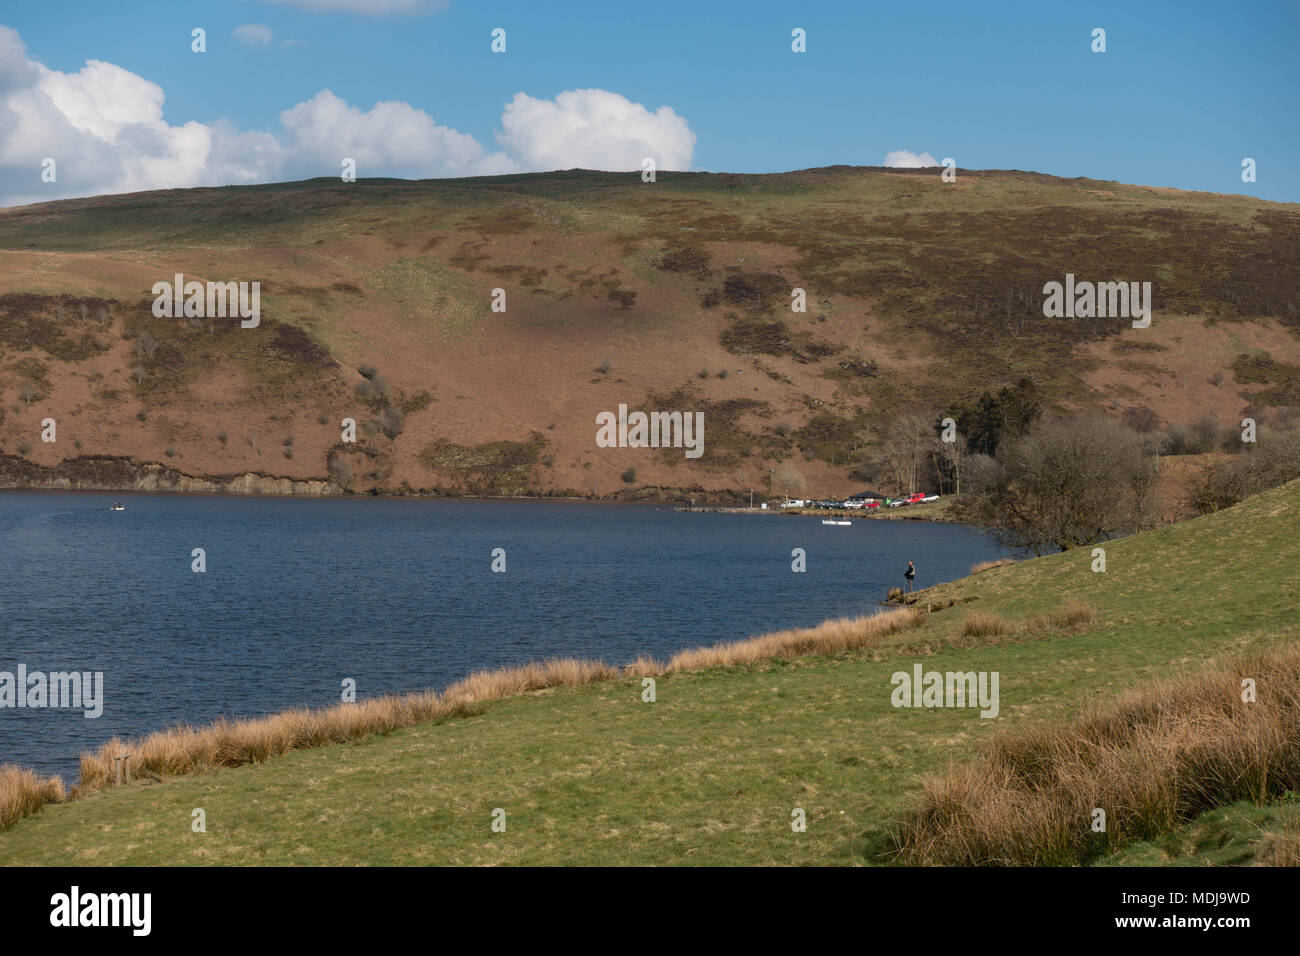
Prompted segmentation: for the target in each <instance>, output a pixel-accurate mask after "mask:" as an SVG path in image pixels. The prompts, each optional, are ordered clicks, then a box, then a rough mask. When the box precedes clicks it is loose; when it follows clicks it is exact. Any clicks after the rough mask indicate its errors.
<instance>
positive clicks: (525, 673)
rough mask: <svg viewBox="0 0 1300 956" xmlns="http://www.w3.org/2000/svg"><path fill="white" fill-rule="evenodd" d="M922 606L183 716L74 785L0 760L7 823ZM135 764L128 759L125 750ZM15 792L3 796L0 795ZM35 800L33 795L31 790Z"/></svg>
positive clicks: (719, 658)
mask: <svg viewBox="0 0 1300 956" xmlns="http://www.w3.org/2000/svg"><path fill="white" fill-rule="evenodd" d="M930 613H931V612H929V611H927V610H922V609H921V608H919V607H896V608H894V609H893V610H886V611H876V612H874V613H872V614H866V615H858V616H855V617H840V618H831V619H828V620H825V621H822V622H821V623H820V624H815V625H812V626H810V627H795V628H786V629H783V630H778V631H771V632H767V633H763V634H759V635H755V636H752V637H743V638H739V639H736V640H721V641H718V642H715V643H713V644H709V645H700V646H696V647H692V648H685V649H682V650H679V651H676V652H675V653H673V654H672V655H671V656H670V657H669V658H668V659H667V660H664V661H660V660H658V659H656V658H655V657H653V656H652V655H650V654H645V653H642V654H640V655H639V656H638V657H637V658H636V659H635V660H633V661H631V662H630V663H627V664H622V665H611V664H608V663H606V662H605V661H603V660H599V659H589V658H548V659H546V660H544V661H536V660H534V661H529V662H526V663H523V664H517V665H507V666H504V667H498V668H491V669H479V670H473V671H470V672H469V673H468V674H467V675H466V676H465V677H463V678H461V679H460V680H457V681H454V682H453V683H451V684H449V685H447V686H446V687H444V688H442V689H441V690H435V689H432V688H425V689H423V690H410V691H403V692H394V693H386V694H380V695H377V696H374V697H368V698H365V699H363V700H359V701H356V702H352V703H336V704H331V705H329V706H326V707H319V708H312V707H297V708H290V709H283V710H279V711H274V712H272V713H269V714H265V715H263V716H259V717H246V718H234V719H229V718H214V719H207V720H201V721H198V722H196V723H197V726H196V725H195V724H188V723H180V724H173V725H171V726H165V727H163V728H161V729H159V730H155V731H150V732H147V733H143V734H140V735H138V736H132V737H127V738H122V737H118V736H114V737H112V738H110V739H109V740H106V741H104V742H103V743H102V744H100V745H99V747H98V748H95V749H91V750H83V751H82V752H81V754H80V772H79V777H80V779H79V781H78V782H77V783H75V784H73V785H71V786H68V785H66V784H65V783H64V782H63V779H62V777H61V776H60V775H58V774H46V773H44V772H42V771H39V770H36V769H34V768H30V767H21V766H19V765H17V764H13V763H4V764H0V784H2V785H5V786H6V787H11V788H15V789H16V790H17V792H18V796H19V798H20V799H19V800H18V801H17V802H18V804H19V805H21V806H23V807H24V809H22V810H19V811H18V812H17V815H16V816H15V817H14V818H13V819H12V820H9V821H5V820H0V829H4V828H6V827H7V826H9V825H12V823H15V822H17V820H18V819H21V818H22V817H26V816H31V815H33V814H34V813H38V812H39V811H40V809H41V807H42V806H44V805H46V804H58V803H66V802H70V801H75V800H80V799H82V798H84V797H85V796H87V795H89V794H93V793H97V792H102V791H103V790H106V789H109V788H111V787H117V786H124V785H129V784H130V783H131V782H132V779H133V777H132V775H133V774H134V779H145V778H147V779H151V780H153V781H154V782H158V783H161V782H163V781H165V780H167V779H168V778H172V777H181V776H189V775H192V774H199V773H209V772H213V771H217V770H222V769H233V768H235V767H239V766H244V765H247V764H257V763H263V762H265V761H266V760H269V759H271V758H274V757H278V756H284V755H285V754H287V753H290V752H292V751H294V750H306V749H314V748H316V747H322V746H329V745H331V744H338V743H346V742H348V741H351V740H356V739H359V738H362V737H366V736H370V735H372V734H376V733H378V734H387V733H391V732H393V731H395V730H399V729H401V728H403V727H410V726H414V725H416V724H420V723H425V722H428V721H430V720H447V719H455V718H458V717H467V716H477V715H479V714H481V713H482V712H483V709H484V708H485V707H486V705H487V704H488V703H490V702H492V701H497V700H502V699H505V698H509V697H515V696H519V695H521V694H526V693H533V692H537V691H542V690H548V689H551V688H556V687H579V686H584V685H588V684H594V683H603V682H608V681H617V680H624V679H633V678H638V677H640V678H647V677H662V676H665V675H668V674H673V673H684V672H690V671H697V670H704V669H708V668H715V667H734V666H739V665H743V664H753V663H757V662H759V661H762V660H768V659H771V658H784V659H793V658H797V657H803V656H805V655H809V654H823V655H824V654H831V653H840V652H845V651H852V650H859V649H862V648H866V647H873V646H878V644H879V642H880V641H882V640H883V639H884V638H887V637H890V636H892V635H895V634H898V633H901V632H906V631H912V630H916V629H918V628H920V627H921V626H922V624H924V623H925V621H926V620H927V619H928V618H929V616H930ZM123 756H125V757H128V758H130V760H129V762H128V761H125V760H124V761H122V764H124V765H125V769H123V768H120V767H119V766H118V758H120V757H123ZM3 796H6V794H0V797H3ZM24 797H25V798H28V799H23V798H24Z"/></svg>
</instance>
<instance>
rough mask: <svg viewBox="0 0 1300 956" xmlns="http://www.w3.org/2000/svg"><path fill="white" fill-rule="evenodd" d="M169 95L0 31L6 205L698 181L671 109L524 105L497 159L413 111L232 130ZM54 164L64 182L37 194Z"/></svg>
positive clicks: (685, 136)
mask: <svg viewBox="0 0 1300 956" xmlns="http://www.w3.org/2000/svg"><path fill="white" fill-rule="evenodd" d="M164 99H165V95H164V93H163V89H162V87H160V86H158V85H157V84H156V83H152V82H150V81H149V80H146V79H144V78H143V77H141V76H138V75H136V74H135V73H132V72H131V71H129V70H125V69H123V68H121V67H119V66H115V65H113V64H112V63H105V62H103V61H101V60H89V61H87V63H86V65H85V66H84V67H82V69H80V70H78V71H77V72H75V73H62V72H60V71H58V70H51V69H48V68H47V67H45V66H44V65H42V64H40V63H38V62H36V61H34V60H31V59H29V58H28V56H27V53H26V51H25V49H24V47H23V43H22V40H21V38H20V37H19V36H18V34H17V33H16V32H15V31H14V30H11V29H10V28H8V27H4V26H0V205H17V204H22V203H30V202H44V201H47V200H51V199H63V198H67V197H71V196H89V195H100V194H104V193H122V192H133V191H136V190H144V189H165V188H177V187H185V186H218V185H231V184H234V185H240V184H250V183H262V182H276V181H281V180H285V179H302V178H307V177H312V176H337V175H338V174H339V173H340V171H341V163H342V160H343V159H344V158H345V157H349V158H352V159H355V160H356V162H357V175H358V176H360V177H371V176H400V177H420V178H424V177H440V176H484V175H496V174H500V173H511V172H532V171H547V170H552V169H570V168H573V167H575V166H578V167H585V168H588V169H610V170H626V171H628V172H633V171H639V170H640V168H641V160H642V159H644V158H645V157H647V156H649V157H653V158H654V159H655V164H656V166H657V167H658V168H659V169H689V168H690V166H691V158H692V155H693V153H694V148H695V134H694V133H693V132H692V131H691V129H690V126H689V125H688V124H687V122H686V120H685V119H684V118H682V117H681V116H679V115H677V114H676V113H675V112H674V111H673V110H672V109H671V108H669V107H667V106H661V107H659V108H658V109H657V110H654V111H653V112H652V111H651V110H649V109H647V108H646V107H644V106H642V105H641V104H639V103H633V102H631V101H630V100H627V99H625V98H624V97H622V96H619V95H618V94H617V93H611V92H607V91H605V90H571V91H569V92H566V93H561V94H559V95H558V96H557V97H556V98H555V99H554V100H539V99H535V98H533V97H531V96H528V95H527V94H526V93H518V94H517V95H516V96H515V97H514V99H513V100H511V102H510V103H508V104H506V106H505V111H504V113H503V115H502V117H501V132H499V133H498V134H497V137H496V138H497V141H498V145H499V147H500V148H499V149H497V150H491V149H489V148H488V147H486V146H485V145H484V144H482V143H481V142H479V141H478V140H477V139H475V138H474V137H473V136H470V135H469V134H467V133H462V132H460V131H458V130H456V129H453V128H451V127H449V126H442V125H439V124H438V123H436V122H435V121H434V118H433V117H432V116H431V115H429V114H428V113H426V112H425V111H424V110H421V109H417V108H416V107H414V106H411V105H410V104H409V103H403V102H397V101H387V102H382V103H377V104H375V105H374V106H373V107H371V108H370V109H368V110H366V109H361V108H360V107H357V106H353V105H351V104H349V103H347V102H346V101H344V100H343V99H341V98H340V97H338V96H336V95H335V94H334V93H333V92H331V91H330V90H321V91H320V92H319V93H317V94H316V95H315V96H313V97H312V98H311V99H309V100H306V101H305V102H302V103H299V104H297V105H296V106H293V107H291V108H289V109H286V110H284V111H283V112H281V113H280V117H279V119H280V128H279V129H277V130H275V131H274V132H257V131H249V130H240V129H238V128H237V127H235V126H234V125H233V124H232V123H230V122H228V121H225V120H222V121H218V122H215V123H199V122H196V121H189V122H186V123H182V124H180V125H172V124H170V123H168V122H167V121H166V120H165V119H164V118H163V102H164ZM46 157H51V158H53V159H54V160H55V161H56V163H57V164H58V166H57V172H58V180H57V182H54V183H44V182H42V181H41V163H42V161H43V159H45V158H46Z"/></svg>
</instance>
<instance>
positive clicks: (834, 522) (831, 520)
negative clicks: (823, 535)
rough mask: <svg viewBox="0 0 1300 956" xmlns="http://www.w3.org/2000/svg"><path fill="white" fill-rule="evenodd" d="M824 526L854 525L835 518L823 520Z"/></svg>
mask: <svg viewBox="0 0 1300 956" xmlns="http://www.w3.org/2000/svg"><path fill="white" fill-rule="evenodd" d="M822 524H853V522H852V521H836V520H835V519H834V518H822Z"/></svg>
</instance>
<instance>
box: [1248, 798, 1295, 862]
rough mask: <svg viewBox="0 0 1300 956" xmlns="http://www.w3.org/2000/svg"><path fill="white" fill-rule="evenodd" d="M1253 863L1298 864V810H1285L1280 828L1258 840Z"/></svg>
mask: <svg viewBox="0 0 1300 956" xmlns="http://www.w3.org/2000/svg"><path fill="white" fill-rule="evenodd" d="M1255 865H1256V866H1300V811H1297V810H1295V809H1291V810H1289V811H1287V812H1286V813H1285V814H1284V816H1283V817H1282V829H1281V830H1280V831H1278V832H1275V833H1269V834H1267V835H1266V836H1265V837H1264V839H1263V840H1262V841H1260V848H1259V852H1258V853H1257V854H1256V855H1255Z"/></svg>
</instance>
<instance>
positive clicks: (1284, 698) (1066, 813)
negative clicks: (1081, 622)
mask: <svg viewBox="0 0 1300 956" xmlns="http://www.w3.org/2000/svg"><path fill="white" fill-rule="evenodd" d="M1246 677H1250V678H1253V679H1254V680H1255V681H1256V685H1257V687H1258V695H1259V698H1258V701H1257V702H1253V703H1244V702H1243V701H1242V699H1241V692H1242V691H1241V684H1242V679H1243V678H1246ZM1297 789H1300V647H1292V648H1289V649H1286V650H1283V651H1275V652H1272V653H1270V654H1265V655H1261V656H1258V657H1254V658H1251V659H1249V660H1246V661H1243V662H1241V663H1239V664H1237V665H1235V666H1233V667H1231V668H1229V669H1227V670H1224V671H1220V672H1217V673H1209V674H1204V675H1201V676H1198V677H1194V678H1188V679H1184V680H1179V681H1164V682H1160V683H1156V684H1152V685H1150V686H1149V687H1145V688H1141V689H1137V690H1133V691H1130V692H1128V693H1127V694H1125V695H1123V696H1122V697H1120V698H1119V699H1118V700H1117V701H1115V702H1114V703H1112V704H1110V705H1109V706H1107V707H1094V709H1092V710H1091V711H1090V712H1089V713H1087V714H1086V715H1085V716H1083V717H1081V718H1079V719H1078V720H1076V721H1074V722H1073V723H1071V724H1070V725H1068V726H1066V727H1062V728H1059V729H1055V730H1047V731H1040V732H1037V733H1032V734H1025V735H1020V736H1014V737H1005V738H1002V739H1000V740H998V741H996V742H995V743H994V744H993V746H992V747H991V748H990V749H989V752H988V753H987V755H986V756H985V758H984V759H982V760H980V761H977V762H975V763H972V764H967V765H964V766H961V767H957V768H955V769H954V770H952V771H951V772H949V773H948V774H946V775H945V776H942V777H937V778H933V779H931V780H930V781H928V782H927V784H926V787H925V796H924V798H923V800H922V805H921V807H920V809H919V810H917V811H915V812H914V813H912V814H911V815H910V816H909V817H908V818H907V820H906V821H905V822H904V823H903V824H902V825H901V827H900V829H899V831H898V832H897V834H896V835H895V840H896V845H897V848H898V851H899V855H900V857H901V858H902V859H903V860H904V861H906V862H908V863H920V864H943V865H960V866H984V865H1053V866H1060V865H1076V864H1079V863H1085V862H1087V861H1089V860H1091V859H1094V858H1096V857H1098V856H1101V855H1103V854H1105V853H1107V852H1110V851H1112V850H1114V849H1116V848H1118V847H1120V846H1123V845H1125V844H1127V843H1131V842H1135V841H1142V840H1151V839H1154V838H1156V837H1158V836H1160V835H1162V834H1164V833H1167V832H1168V831H1170V830H1171V829H1173V828H1175V827H1177V826H1180V825H1181V824H1182V823H1184V822H1186V821H1188V820H1190V819H1192V818H1193V817H1195V816H1196V815H1198V814H1200V813H1203V812H1205V811H1206V810H1209V809H1212V808H1214V807H1219V806H1224V805H1226V804H1230V803H1233V802H1235V801H1237V800H1252V801H1255V802H1256V803H1264V802H1267V801H1268V800H1270V799H1272V798H1275V797H1278V796H1280V795H1281V794H1283V793H1285V792H1287V791H1289V790H1290V791H1294V790H1297ZM1094 808H1101V809H1103V810H1105V811H1106V831H1105V832H1104V833H1094V832H1092V830H1091V827H1090V824H1091V822H1092V818H1093V809H1094ZM1277 852H1283V851H1282V850H1278V851H1277Z"/></svg>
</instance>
